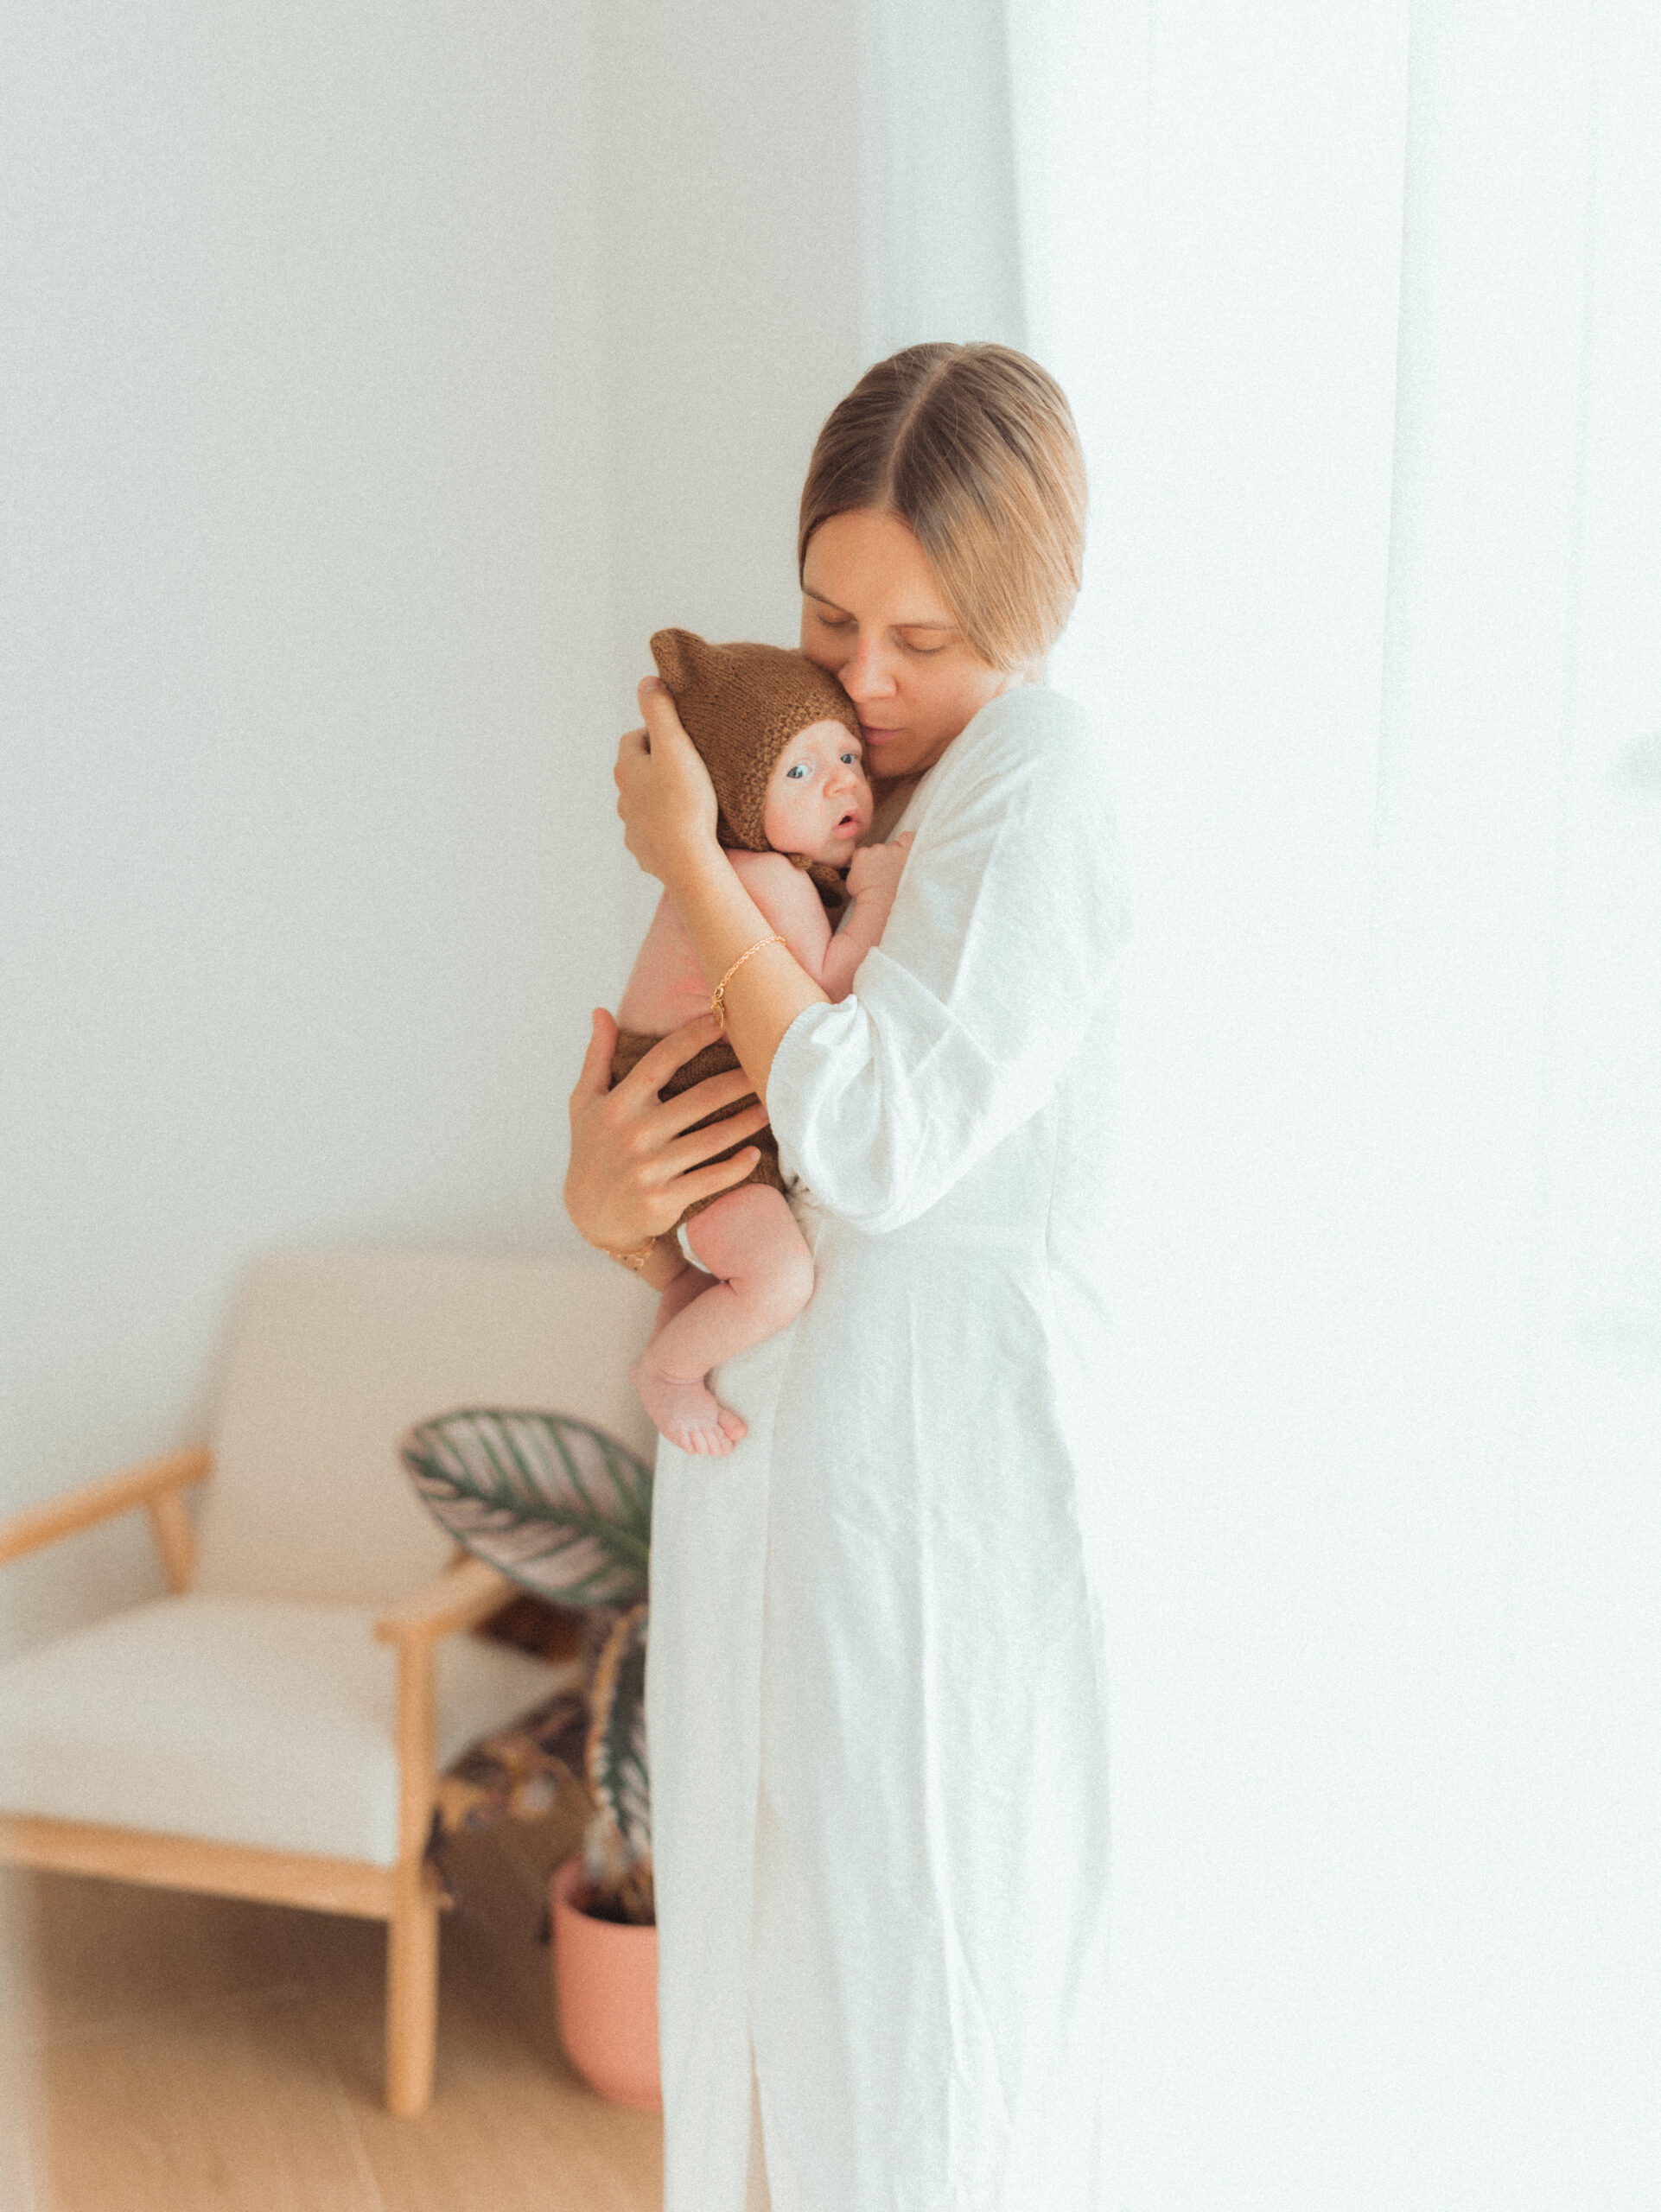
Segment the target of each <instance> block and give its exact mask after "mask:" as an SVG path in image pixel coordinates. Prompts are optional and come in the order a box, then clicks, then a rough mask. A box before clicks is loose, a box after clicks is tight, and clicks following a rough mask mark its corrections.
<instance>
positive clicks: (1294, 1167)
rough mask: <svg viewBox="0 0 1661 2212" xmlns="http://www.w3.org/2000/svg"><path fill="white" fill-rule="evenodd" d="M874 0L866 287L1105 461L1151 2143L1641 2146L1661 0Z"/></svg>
mask: <svg viewBox="0 0 1661 2212" xmlns="http://www.w3.org/2000/svg"><path fill="white" fill-rule="evenodd" d="M869 4H870V5H871V6H872V7H873V8H874V10H875V12H874V14H873V16H872V17H871V20H872V21H874V22H877V23H878V24H879V25H881V24H882V23H883V22H886V23H887V25H888V30H887V33H886V35H887V38H888V45H887V46H886V47H885V45H884V44H883V37H882V35H872V36H870V37H869V38H868V41H867V53H868V55H869V56H870V57H872V59H871V65H870V66H871V67H872V71H873V77H872V82H871V85H870V86H869V87H868V102H867V111H868V114H875V116H876V117H877V118H878V124H877V130H878V138H879V147H878V152H879V155H880V153H881V138H882V134H883V133H884V132H886V133H887V134H888V137H889V139H890V141H891V140H892V139H893V138H894V137H900V136H903V137H905V139H906V143H907V146H908V148H909V154H908V159H909V160H910V162H912V163H913V168H915V166H916V165H918V164H922V165H924V166H926V167H927V168H929V173H930V174H931V175H933V176H934V177H935V179H936V181H937V188H936V191H935V194H934V200H933V201H932V203H926V202H925V201H924V200H922V199H921V198H920V197H919V196H918V195H917V194H914V193H913V195H912V196H911V197H910V198H909V199H905V198H904V196H903V193H902V194H901V198H900V199H899V200H896V197H895V195H896V192H897V191H899V190H900V188H898V187H897V186H896V184H895V176H896V175H897V174H898V173H899V172H898V171H897V169H896V167H895V165H894V163H893V162H889V163H888V166H887V168H884V167H883V166H882V163H881V160H880V159H879V160H875V161H871V162H869V170H868V173H869V175H870V176H871V177H872V178H873V179H875V180H877V181H878V183H880V188H881V194H884V195H886V196H885V197H880V198H878V199H877V200H875V203H874V207H875V212H874V214H873V219H872V222H871V224H870V226H869V230H870V234H871V235H870V239H869V245H870V247H871V249H872V251H873V253H874V254H875V256H876V257H877V261H878V264H879V273H878V274H877V276H876V277H873V278H872V279H871V280H870V290H869V298H870V299H871V300H873V301H875V302H877V305H878V308H879V309H880V310H881V311H880V312H878V313H876V314H875V317H874V319H873V321H872V322H871V327H870V336H871V340H872V345H871V350H872V352H873V353H875V352H878V351H881V350H882V346H883V343H884V341H887V342H891V343H898V342H902V341H903V340H906V339H909V338H914V337H920V336H924V335H946V336H959V337H964V336H987V337H999V338H1011V337H1013V338H1015V340H1017V342H1021V340H1024V341H1025V342H1026V343H1028V345H1029V346H1031V348H1032V350H1033V351H1034V352H1035V353H1038V354H1039V356H1040V357H1041V359H1045V360H1046V361H1047V362H1048V363H1049V365H1051V366H1052V367H1053V368H1054V369H1055V371H1056V372H1057V373H1058V374H1059V375H1060V378H1061V379H1062V382H1063V383H1064V384H1065V385H1066V388H1067V390H1068V391H1069V393H1070V395H1071V397H1072V400H1073V403H1074V405H1075V407H1076V409H1077V411H1078V413H1079V418H1080V422H1081V425H1082V428H1083V430H1084V433H1085V441H1086V444H1087V447H1088V449H1089V454H1090V461H1091V476H1092V522H1091V561H1090V572H1089V578H1088V582H1087V585H1086V589H1085V595H1084V599H1083V601H1082V602H1081V605H1080V607H1079V613H1078V615H1077V617H1076V618H1075V620H1074V623H1073V626H1072V630H1071V632H1069V635H1068V637H1067V639H1066V640H1065V641H1064V643H1063V645H1062V647H1061V649H1060V652H1058V654H1057V656H1056V658H1055V662H1054V664H1053V674H1054V677H1055V678H1056V680H1057V681H1059V682H1060V683H1062V684H1063V685H1064V686H1065V687H1066V688H1067V689H1070V690H1074V691H1076V692H1077V693H1079V695H1080V696H1084V697H1085V698H1087V699H1089V700H1091V701H1092V702H1095V703H1097V704H1098V705H1099V706H1100V707H1101V708H1102V709H1103V710H1104V714H1105V716H1106V719H1107V721H1108V722H1109V724H1110V726H1111V729H1112V732H1113V735H1114V741H1115V744H1116V747H1117V755H1118V760H1119V764H1120V775H1121V781H1122V795H1123V817H1124V823H1125V832H1126V842H1127V847H1128V851H1129V855H1130V867H1131V872H1132V880H1133V889H1134V896H1135V899H1136V911H1137V923H1138V937H1137V941H1136V946H1135V948H1134V951H1133V957H1132V960H1131V963H1130V970H1129V972H1128V974H1127V977H1126V1001H1125V1013H1124V1025H1123V1060H1122V1074H1121V1086H1120V1095H1119V1099H1118V1103H1117V1109H1116V1126H1115V1128H1114V1129H1113V1130H1112V1132H1111V1144H1109V1145H1107V1146H1105V1147H1104V1157H1105V1158H1107V1159H1109V1160H1111V1188H1112V1193H1113V1200H1114V1211H1115V1234H1114V1259H1115V1264H1116V1268H1117V1274H1118V1281H1119V1312H1118V1343H1119V1351H1118V1357H1117V1366H1116V1371H1115V1372H1114V1374H1113V1375H1112V1376H1110V1377H1108V1378H1105V1381H1106V1389H1105V1391H1104V1421H1106V1422H1107V1423H1108V1424H1109V1425H1110V1429H1111V1434H1112V1436H1113V1439H1114V1445H1115V1466H1116V1471H1115V1476H1114V1482H1113V1489H1112V1495H1111V1501H1110V1506H1111V1510H1110V1522H1111V1527H1110V1531H1109V1538H1108V1555H1107V1557H1106V1560H1105V1565H1106V1569H1107V1573H1108V1575H1109V1579H1110V1586H1111V1592H1112V1599H1113V1603H1112V1614H1111V1625H1110V1633H1111V1640H1112V1642H1111V1656H1112V1661H1113V1670H1114V1682H1115V1696H1116V1739H1115V1744H1116V1748H1115V1758H1116V1802H1117V1829H1116V1839H1117V1840H1116V1876H1115V1880H1116V1927H1117V1944H1118V1961H1119V1984H1118V2004H1119V2007H1120V2017H1119V2020H1118V2063H1117V2066H1116V2069H1115V2073H1114V2076H1113V2080H1112V2082H1111V2084H1110V2088H1109V2095H1110V2100H1111V2109H1112V2117H1113V2128H1114V2136H1115V2141H1116V2143H1117V2155H1118V2161H1119V2167H1120V2175H1121V2182H1120V2188H1119V2192H1118V2193H1119V2198H1120V2200H1122V2202H1123V2205H1124V2206H1126V2207H1127V2208H1133V2212H1178V2209H1179V2208H1187V2207H1190V2206H1196V2205H1205V2206H1208V2207H1209V2206H1215V2207H1217V2208H1219V2212H1224V2208H1226V2212H1248V2208H1255V2207H1257V2206H1259V2205H1261V2206H1263V2207H1265V2208H1267V2207H1270V2206H1272V2207H1274V2208H1276V2212H1290V2208H1294V2207H1298V2208H1303V2207H1307V2208H1309V2212H1337V2208H1340V2207H1341V2208H1343V2212H1371V2208H1375V2207H1376V2208H1378V2212H1386V2208H1388V2212H1407V2208H1412V2212H1421V2209H1422V2212H1453V2208H1455V2207H1457V2208H1458V2212H1524V2209H1525V2208H1533V2207H1535V2206H1538V2207H1541V2208H1547V2207H1550V2208H1551V2212H1569V2208H1573V2207H1581V2206H1584V2207H1586V2208H1588V2212H1591V2208H1594V2207H1595V2208H1597V2212H1615V2208H1628V2207H1630V2208H1632V2212H1638V2208H1639V2207H1643V2208H1645V2212H1653V2208H1654V2206H1655V2205H1656V2204H1657V2203H1658V2202H1661V2148H1658V2144H1661V2132H1658V2115H1657V2095H1658V2089H1661V1997H1658V1986H1657V1985H1658V1973H1661V1940H1658V1939H1661V1880H1658V1875H1661V1848H1658V1842H1657V1838H1658V1834H1661V1785H1658V1768H1661V1753H1658V1746H1657V1738H1658V1723H1661V1630H1658V1625H1657V1617H1658V1613H1661V1605H1658V1602H1657V1600H1658V1580H1661V1578H1658V1567H1661V1496H1658V1492H1661V1484H1658V1480H1657V1477H1658V1472H1661V1451H1658V1439H1661V1143H1658V1137H1661V1129H1658V1113H1657V1106H1658V1099H1661V735H1658V732H1661V389H1658V385H1661V133H1658V130H1657V129H1656V118H1657V117H1658V116H1661V17H1658V14H1657V11H1656V10H1654V8H1653V6H1652V4H1651V5H1640V4H1635V0H1573V3H1572V4H1571V0H1544V3H1543V4H1537V5H1529V4H1526V3H1525V0H1524V4H1518V0H1490V4H1474V0H1418V4H1410V0H1349V3H1348V4H1346V6H1345V7H1343V8H1341V9H1333V8H1323V7H1321V6H1318V5H1315V4H1314V0H1304V4H1293V0H1254V4H1253V5H1252V6H1251V7H1250V8H1224V7H1221V6H1219V5H1217V4H1215V0H1212V4H1206V0H1186V3H1185V0H1141V4H1134V5H1133V4H1116V3H1110V4H1100V3H1099V0H1098V4H1091V0H1009V10H1008V16H1007V21H1006V23H1005V26H1004V29H1005V34H1006V39H1007V45H1000V42H999V41H997V40H996V38H995V37H993V36H992V35H990V32H989V31H988V30H987V28H986V26H985V24H984V23H983V22H982V21H981V18H980V16H979V15H978V14H977V15H976V16H974V17H973V23H974V25H975V28H974V29H973V31H972V33H971V35H966V36H965V38H964V41H963V43H962V45H961V47H960V48H959V51H958V62H957V63H956V64H955V65H954V66H955V67H958V69H959V70H960V71H961V70H964V69H971V67H972V71H973V73H974V74H973V82H972V88H971V91H970V92H966V93H964V95H963V98H962V100H961V103H960V105H959V106H958V110H957V115H956V120H957V124H958V128H957V129H956V130H955V132H954V129H953V115H952V110H951V98H952V92H951V86H945V88H944V90H941V89H940V88H939V87H937V90H936V95H935V97H934V98H933V99H929V98H926V97H925V95H924V93H923V92H921V91H920V89H919V87H920V86H923V85H926V82H927V73H926V70H925V69H924V68H923V67H922V59H921V48H920V45H913V46H912V47H910V48H907V51H908V52H909V54H910V63H909V74H907V72H906V71H904V70H897V69H894V68H893V67H886V65H885V64H884V61H883V57H884V55H885V54H887V55H890V56H891V55H892V54H893V53H894V51H895V50H896V44H895V41H896V33H895V30H894V25H895V24H896V23H898V24H904V23H906V22H907V21H912V22H914V21H915V18H914V15H913V11H912V10H907V9H904V8H901V7H899V6H898V5H897V4H896V5H895V6H894V7H893V8H892V9H891V10H889V11H888V13H887V14H886V16H885V14H884V11H883V10H882V9H881V7H880V6H876V5H875V0H869ZM900 43H901V45H902V46H903V44H904V41H900ZM931 50H932V49H931ZM885 67H886V73H885ZM1005 71H1007V76H1004V75H1003V74H1002V73H1003V72H1005ZM1000 81H1002V82H1003V83H1004V84H1006V85H1007V86H1008V91H1007V95H1006V96H1005V99H1006V104H1005V105H1002V107H1001V106H1000V105H999V96H998V92H997V86H998V84H999V82H1000ZM1004 128H1007V129H1008V130H1009V141H1008V142H1007V143H1010V144H1013V147H1014V149H1015V154H1014V161H1013V165H1012V166H1013V174H1014V176H1015V188H1016V201H1015V205H1016V211H1017V216H1018V224H1019V234H1018V235H1019V270H1020V276H1021V293H1020V297H1019V298H1018V299H1016V300H1015V301H1013V302H1012V301H1011V300H1010V299H1009V296H1008V290H1007V280H1006V279H1004V278H1001V277H1000V272H1007V268H1008V255H1007V249H1006V248H1005V247H1004V245H1002V242H1001V241H1002V237H1003V235H1004V233H1003V232H1002V231H1001V230H1000V227H999V223H998V221H996V220H992V219H989V220H987V221H986V222H984V223H983V224H981V225H979V226H978V227H977V224H976V222H975V221H974V220H972V219H968V220H964V221H962V222H960V223H959V224H958V226H957V229H956V231H955V232H954V233H953V234H952V242H951V248H950V256H949V257H948V255H947V249H946V245H945V240H946V237H947V232H948V215H947V213H943V212H942V211H941V208H940V206H939V189H938V181H939V177H940V176H941V175H945V174H947V173H948V172H949V170H950V168H951V164H953V163H955V164H956V166H957V171H958V173H959V174H966V175H968V176H969V178H970V182H969V183H968V184H967V185H966V186H965V188H964V195H963V197H962V200H961V201H960V203H959V204H960V206H961V207H962V208H964V209H965V210H967V211H968V212H969V215H970V216H971V218H972V217H973V215H974V213H975V210H976V209H977V207H979V206H981V204H982V203H983V202H984V203H987V204H990V205H996V204H997V198H996V196H997V193H998V189H999V180H1000V178H1001V177H1002V175H1006V174H1007V173H1008V168H1009V163H1008V157H1007V154H1006V153H1005V152H1004V150H1003V146H1004V143H1005V142H1003V141H1001V140H1000V138H999V137H998V132H999V130H1000V129H1004ZM874 189H875V187H874ZM896 210H897V212H896ZM931 239H932V240H933V241H935V242H936V243H937V244H938V245H939V252H940V257H939V260H938V261H935V260H932V258H931V253H930V243H931ZM976 240H978V241H979V247H978V254H979V257H978V259H976V258H975V245H974V242H975V241H976ZM885 255H886V257H887V259H886V263H885V262H884V260H883V257H884V256H885ZM884 268H886V270H887V273H886V275H884V274H883V273H882V270H883V269H884ZM930 268H934V269H935V270H936V271H937V279H936V282H935V285H934V289H933V290H932V291H931V290H930V289H929V282H928V280H927V279H926V277H920V276H918V275H917V274H916V272H917V271H919V270H924V271H926V270H928V269H930ZM952 270H957V271H958V272H959V274H960V275H962V274H963V273H964V272H965V271H968V272H970V274H971V277H972V284H971V287H970V288H969V289H960V290H958V292H956V293H953V292H952V291H951V289H950V287H949V283H948V279H949V278H950V275H951V271H952ZM896 272H898V273H896ZM907 272H910V273H909V274H907ZM940 272H944V273H940ZM1000 282H1004V283H1005V289H1003V290H1002V291H1000V290H999V289H997V287H998V284H999V283H1000ZM942 287H945V289H942ZM975 287H978V289H974V288H975ZM931 316H932V324H931V323H930V318H931Z"/></svg>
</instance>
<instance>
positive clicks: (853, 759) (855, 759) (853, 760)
mask: <svg viewBox="0 0 1661 2212" xmlns="http://www.w3.org/2000/svg"><path fill="white" fill-rule="evenodd" d="M842 757H843V760H845V761H846V762H847V763H848V765H849V766H850V767H855V768H856V767H857V766H859V755H858V753H843V756H842Z"/></svg>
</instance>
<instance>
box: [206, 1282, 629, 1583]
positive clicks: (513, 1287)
mask: <svg viewBox="0 0 1661 2212" xmlns="http://www.w3.org/2000/svg"><path fill="white" fill-rule="evenodd" d="M652 1312H653V1301H652V1296H651V1294H650V1292H649V1291H647V1290H646V1289H645V1288H644V1287H643V1286H642V1285H641V1284H640V1283H638V1282H635V1281H631V1279H630V1278H629V1277H628V1275H627V1274H625V1273H624V1271H623V1270H622V1269H621V1268H616V1267H612V1266H609V1265H608V1263H607V1262H605V1261H603V1260H600V1259H595V1261H593V1262H588V1261H584V1260H574V1261H573V1260H543V1259H525V1258H519V1257H478V1256H474V1255H464V1254H458V1253H454V1252H408V1251H372V1252H364V1251H302V1252H285V1253H279V1254H277V1255H273V1256H271V1257H269V1258H266V1259H263V1260H261V1261H259V1262H257V1263H256V1264H255V1266H254V1267H253V1268H251V1269H250V1271H249V1273H248V1275H247V1277H246V1279H245V1281H244V1283H243V1286H242V1290H241V1294H240V1295H239V1299H238V1300H237V1305H236V1311H235V1313H234V1317H233V1319H232V1328H231V1334H230V1343H229V1350H228V1357H227V1358H226V1364H225V1368H224V1370H223V1374H224V1380H223V1385H222V1388H221V1389H220V1400H219V1416H218V1421H217V1423H216V1426H215V1429H214V1433H213V1459H214V1471H213V1480H212V1481H211V1482H210V1483H209V1484H208V1485H207V1503H206V1506H205V1509H204V1512H203V1516H202V1522H201V1526H200V1557H199V1565H198V1570H197V1576H196V1583H195V1586H196V1587H197V1588H198V1589H201V1590H213V1591H223V1592H231V1591H236V1592H245V1593H248V1594H251V1595H260V1596H266V1597H283V1598H311V1599H324V1600H328V1601H331V1602H333V1603H335V1604H345V1605H381V1604H385V1603H387V1602H389V1601H390V1600H392V1599H398V1598H400V1597H404V1596H407V1595H408V1594H409V1593H410V1592H411V1591H413V1590H417V1589H419V1588H420V1586H422V1584H423V1582H424V1581H426V1580H429V1579H430V1577H431V1576H433V1575H435V1574H436V1573H441V1572H442V1569H443V1567H444V1565H445V1563H446V1561H447V1560H449V1557H450V1555H451V1549H452V1547H451V1543H450V1540H449V1537H448V1536H447V1535H445V1534H444V1532H443V1530H442V1529H440V1528H439V1526H438V1524H437V1523H436V1522H435V1521H434V1520H433V1519H432V1517H431V1516H430V1514H429V1513H428V1512H427V1510H426V1508H425V1507H424V1506H423V1504H422V1503H421V1502H420V1500H419V1499H418V1498H417V1496H416V1494H415V1491H414V1490H413V1488H412V1487H411V1484H410V1479H409V1478H408V1476H407V1475H406V1474H405V1473H404V1469H403V1466H402V1465H401V1464H400V1462H399V1460H398V1455H397V1452H396V1449H395V1447H396V1445H397V1442H398V1438H399V1436H400V1435H402V1433H404V1430H405V1429H406V1428H408V1427H410V1424H411V1423H412V1422H414V1421H421V1420H423V1419H425V1418H428V1417H430V1415H432V1414H442V1413H448V1412H450V1411H452V1410H453V1409H455V1408H459V1407H461V1406H527V1407H537V1408H542V1409H544V1410H545V1411H549V1412H556V1413H570V1414H577V1415H579V1416H580V1417H581V1418H582V1420H584V1421H594V1422H595V1423H596V1424H597V1425H598V1426H599V1427H602V1428H608V1429H610V1430H611V1431H612V1433H613V1434H614V1435H616V1436H620V1437H621V1438H622V1439H623V1440H624V1442H625V1443H627V1444H630V1445H632V1446H633V1447H634V1448H635V1450H637V1451H638V1452H640V1453H641V1455H642V1457H643V1458H645V1459H647V1460H648V1462H649V1461H650V1459H651V1458H652V1452H653V1449H654V1447H655V1444H656V1438H655V1437H654V1435H653V1433H652V1426H651V1423H650V1422H649V1421H647V1420H646V1416H645V1414H643V1413H642V1412H641V1410H640V1404H639V1402H638V1401H637V1400H636V1398H635V1395H634V1393H633V1389H631V1388H630V1385H629V1380H628V1368H629V1363H630V1362H631V1361H632V1360H633V1358H634V1357H635V1356H636V1354H637V1353H638V1352H639V1351H640V1347H641V1346H642V1345H643V1344H644V1343H645V1342H646V1336H647V1333H648V1332H649V1330H650V1328H651V1324H652Z"/></svg>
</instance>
